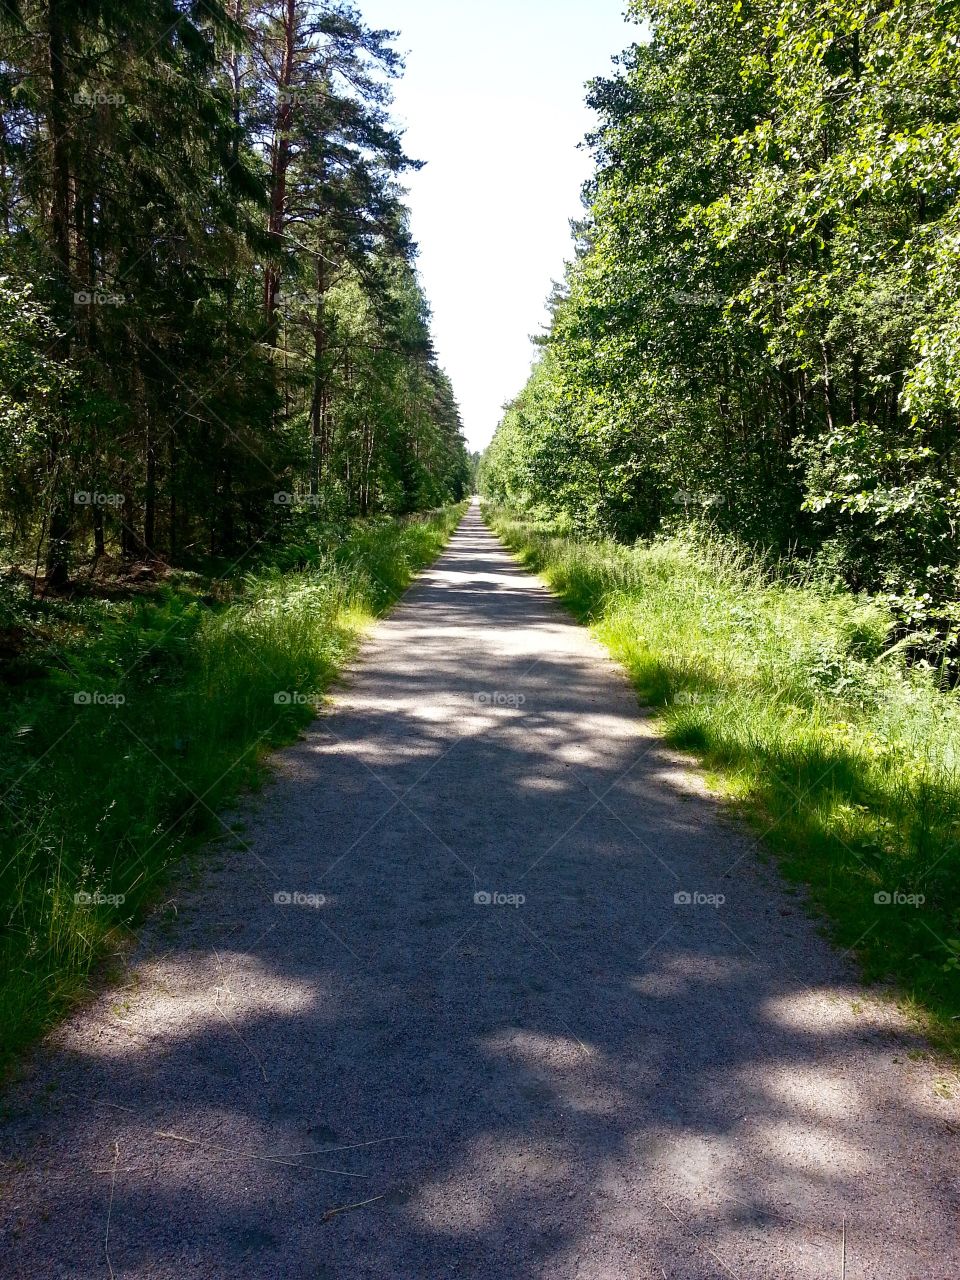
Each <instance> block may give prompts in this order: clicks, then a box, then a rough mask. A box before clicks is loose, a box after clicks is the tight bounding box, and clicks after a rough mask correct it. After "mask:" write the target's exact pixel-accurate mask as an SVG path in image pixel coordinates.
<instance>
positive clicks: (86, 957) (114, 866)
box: [0, 505, 464, 1060]
mask: <svg viewBox="0 0 960 1280" xmlns="http://www.w3.org/2000/svg"><path fill="white" fill-rule="evenodd" d="M463 510H464V508H463V506H462V505H461V506H458V507H452V508H449V509H446V510H443V511H440V512H434V513H430V514H429V515H428V516H427V517H425V518H424V517H421V518H411V519H406V520H380V521H376V522H372V521H371V522H366V523H364V522H357V523H355V524H354V525H352V526H350V527H348V528H347V529H345V530H340V531H327V533H326V534H325V536H324V537H323V538H322V540H319V541H318V542H317V543H315V544H314V545H313V547H312V548H309V549H306V550H304V549H301V550H299V551H298V552H297V554H296V556H295V557H292V558H291V557H288V556H287V555H286V552H285V551H284V550H283V549H281V552H280V553H278V555H277V557H276V559H277V561H278V562H279V563H280V564H281V565H283V564H284V563H285V562H286V561H287V560H289V561H290V563H292V564H298V565H299V566H300V567H297V568H292V567H271V566H263V567H260V568H258V569H257V570H255V571H251V572H249V573H247V574H245V575H242V576H235V577H234V578H231V579H228V580H226V581H219V582H216V583H215V582H213V581H211V580H206V579H204V578H203V577H202V575H196V574H193V575H183V576H181V577H180V578H175V579H173V580H172V582H171V583H170V584H169V585H167V586H165V587H163V588H161V589H160V590H159V591H157V592H155V593H153V594H151V595H150V596H148V597H146V598H142V599H135V600H132V601H124V602H122V603H116V602H111V601H108V600H98V599H93V600H89V599H88V600H83V601H79V602H71V601H58V602H52V603H50V604H49V605H43V606H30V605H29V603H28V602H27V601H25V600H22V599H21V600H17V599H8V600H7V602H6V609H7V614H8V617H7V626H6V628H5V630H6V631H7V632H8V633H10V634H13V633H14V631H15V633H16V635H17V636H18V637H19V638H20V639H21V641H22V643H23V651H22V652H21V653H18V654H17V655H15V656H14V657H13V658H12V659H10V660H8V661H7V662H6V663H5V664H0V674H2V676H3V677H4V681H3V683H0V732H2V737H0V796H2V803H0V901H2V904H3V905H2V914H0V1046H2V1052H0V1060H3V1059H7V1058H9V1057H10V1056H12V1055H13V1054H14V1053H15V1052H16V1051H17V1049H18V1048H20V1047H21V1046H22V1045H24V1044H25V1043H27V1042H28V1041H29V1040H31V1039H32V1038H33V1037H35V1036H36V1035H37V1034H38V1033H39V1032H41V1031H42V1030H43V1029H44V1028H45V1027H46V1026H48V1025H49V1024H50V1022H51V1021H52V1020H53V1019H54V1018H55V1017H56V1016H57V1014H58V1013H60V1012H61V1011H62V1010H63V1009H64V1008H65V1007H66V1006H67V1005H68V1004H69V1003H70V1001H72V1000H73V999H75V998H76V996H77V995H78V994H80V993H81V992H82V991H83V990H84V988H85V985H86V983H87V981H88V978H89V975H90V971H91V968H92V966H93V965H95V964H96V963H97V962H98V961H99V960H100V959H101V958H102V957H103V956H104V955H106V954H108V953H109V952H110V951H111V950H114V949H116V947H117V946H119V945H120V944H121V943H122V941H123V940H124V939H127V938H129V936H130V930H131V928H132V927H133V926H135V924H136V923H137V921H138V920H139V919H140V918H141V917H142V915H143V912H144V911H145V910H146V909H147V908H148V907H149V906H150V905H151V904H152V903H154V902H155V901H156V898H157V893H158V890H159V887H160V885H161V884H162V883H163V880H164V878H165V875H166V874H167V870H168V868H169V866H170V864H171V863H172V862H173V861H174V860H176V859H177V858H179V857H181V856H182V855H183V854H184V853H185V852H187V851H189V850H192V849H195V848H196V847H197V846H198V845H199V844H200V843H201V842H203V841H204V840H208V839H210V838H228V837H229V833H228V831H227V829H226V828H225V827H224V825H223V823H221V821H220V820H219V818H218V816H217V813H218V810H219V809H220V808H221V807H222V806H223V805H224V804H225V803H226V802H227V801H229V800H230V799H231V798H232V797H233V796H235V795H236V794H237V793H238V792H239V791H240V790H241V789H242V788H244V787H245V786H249V785H251V784H252V783H255V782H256V781H257V779H258V778H259V777H260V774H261V768H262V761H263V757H264V755H265V754H266V753H267V752H268V751H269V750H270V749H271V748H273V747H276V746H278V745H281V744H283V743H285V742H289V741H290V740H291V739H292V738H294V737H295V736H296V734H297V732H298V731H299V730H300V729H301V728H302V727H303V726H304V725H305V724H307V723H309V721H310V720H311V719H312V718H313V717H314V716H315V714H316V708H317V704H318V698H319V697H320V695H321V694H322V693H323V691H324V689H326V688H327V686H328V685H329V682H330V680H331V678H332V676H333V675H334V674H335V673H336V671H337V670H338V669H339V668H340V667H342V665H343V663H344V661H345V660H346V659H347V658H348V657H349V656H350V654H351V653H352V652H353V650H354V648H355V646H356V643H357V640H358V637H359V635H360V633H361V632H362V630H363V628H364V627H365V626H366V625H367V624H368V623H369V622H370V621H371V620H372V619H373V618H374V617H375V616H376V615H377V614H380V613H382V612H383V611H384V610H385V609H387V608H388V607H389V606H390V605H391V604H392V603H393V602H394V601H395V600H396V599H397V597H398V596H399V595H400V593H401V592H402V591H403V590H404V588H405V587H406V586H407V585H408V584H409V582H410V580H411V578H412V577H413V575H414V574H415V573H416V572H417V571H418V570H419V569H420V568H422V567H423V566H425V565H427V564H429V563H430V562H431V561H432V560H433V559H434V558H435V556H436V555H437V554H438V553H439V551H440V550H441V548H442V546H443V544H444V543H445V542H446V540H447V538H448V537H449V535H450V533H451V532H452V531H453V529H454V527H455V526H456V524H457V522H458V520H459V518H460V516H461V515H462V513H463Z"/></svg>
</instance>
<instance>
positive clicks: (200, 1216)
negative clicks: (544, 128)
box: [0, 507, 960, 1280]
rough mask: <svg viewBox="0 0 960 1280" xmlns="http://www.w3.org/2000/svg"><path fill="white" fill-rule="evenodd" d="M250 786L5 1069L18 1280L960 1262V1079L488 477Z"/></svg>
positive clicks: (7, 1251)
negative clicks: (657, 702) (799, 892)
mask: <svg viewBox="0 0 960 1280" xmlns="http://www.w3.org/2000/svg"><path fill="white" fill-rule="evenodd" d="M244 809H245V812H246V815H247V823H246V826H245V828H244V830H243V832H242V838H241V839H240V841H239V842H238V845H237V847H236V848H234V849H232V850H231V851H230V852H228V853H227V854H225V855H224V854H221V855H220V856H218V855H217V854H216V853H211V855H210V856H209V858H208V860H207V861H206V863H205V869H204V870H203V871H202V872H201V873H200V875H199V877H198V879H197V881H196V882H195V883H193V884H192V885H189V886H187V887H181V888H180V889H179V890H177V892H176V905H177V915H176V920H175V922H174V923H173V925H172V926H168V927H164V926H161V925H160V924H154V925H152V926H150V927H148V928H147V929H146V930H145V932H144V936H143V940H142V942H141V944H140V946H139V947H138V949H137V951H136V953H135V954H134V955H133V956H132V957H131V960H130V964H129V968H128V970H127V974H126V977H125V979H124V980H123V982H122V984H121V985H119V986H115V987H114V988H113V989H111V990H109V991H105V992H103V993H102V995H101V996H100V997H99V998H97V999H96V1000H95V1001H94V1002H93V1003H92V1004H91V1005H90V1006H88V1007H87V1008H86V1009H84V1010H83V1011H81V1012H79V1013H78V1014H77V1015H75V1016H74V1017H73V1018H72V1019H70V1020H69V1021H68V1022H67V1023H66V1024H65V1025H64V1026H63V1027H62V1028H61V1029H60V1030H59V1031H58V1032H57V1033H56V1035H55V1036H53V1037H51V1038H50V1040H49V1041H48V1043H47V1044H45V1045H44V1046H43V1047H42V1048H41V1050H40V1051H38V1052H37V1053H36V1054H35V1055H34V1056H33V1058H32V1059H31V1061H30V1063H29V1064H28V1066H27V1069H26V1072H25V1074H24V1076H23V1077H22V1078H21V1079H20V1080H19V1081H17V1082H16V1083H15V1084H13V1085H12V1086H10V1087H9V1088H8V1089H7V1091H6V1099H5V1103H6V1109H5V1113H4V1120H3V1132H2V1137H3V1145H2V1157H3V1168H2V1174H0V1180H2V1199H0V1275H2V1276H3V1277H4V1280H6V1278H7V1277H19V1276H24V1277H30V1280H39V1278H41V1277H47V1276H51V1277H54V1276H55V1277H83V1278H87V1277H100V1276H110V1275H111V1274H112V1275H114V1276H116V1277H118V1278H119V1277H151V1278H152V1277H170V1278H171V1280H173V1278H178V1280H179V1278H180V1277H231V1280H232V1278H233V1277H291V1278H299V1277H303V1278H304V1280H306V1278H308V1277H309V1278H310V1280H322V1278H327V1277H338V1278H339V1277H344V1278H347V1277H349V1278H351V1280H352V1278H353V1277H356V1278H357V1280H364V1278H366V1277H369V1278H371V1280H372V1278H376V1280H387V1278H388V1277H389V1278H390V1280H393V1278H398V1280H420V1278H423V1280H454V1278H456V1277H465V1276H477V1277H491V1280H512V1278H514V1277H516V1278H517V1280H520V1278H521V1277H522V1278H524V1280H527V1278H531V1277H543V1278H544V1280H548V1278H549V1280H568V1278H570V1280H572V1278H573V1277H583V1278H584V1280H608V1278H609V1280H614V1278H617V1280H619V1278H621V1277H623V1278H624V1280H626V1278H628V1277H629V1280H643V1278H646V1277H652V1278H653V1280H661V1278H663V1280H667V1278H669V1280H713V1278H714V1277H716V1278H717V1280H720V1278H721V1277H723V1278H724V1280H729V1277H731V1276H733V1277H738V1278H743V1280H746V1278H747V1277H753V1278H756V1280H780V1278H781V1277H782V1278H784V1280H786V1278H789V1280H801V1278H802V1280H831V1278H833V1277H836V1278H837V1280H839V1278H840V1277H841V1276H844V1277H846V1280H866V1278H867V1277H870V1278H871V1280H872V1278H876V1280H908V1278H909V1280H957V1278H958V1277H960V1236H958V1229H957V1228H958V1220H960V1215H958V1208H960V1161H958V1159H957V1134H958V1132H960V1114H958V1106H957V1102H956V1101H954V1100H952V1099H951V1097H950V1096H949V1095H950V1093H951V1091H952V1092H953V1093H954V1094H955V1093H956V1088H955V1079H953V1077H951V1075H950V1074H949V1072H947V1071H945V1070H944V1069H943V1068H941V1067H938V1066H937V1064H936V1063H935V1062H934V1061H933V1060H932V1059H930V1058H929V1057H928V1056H926V1057H922V1056H917V1054H916V1053H914V1052H913V1051H914V1050H917V1049H918V1048H920V1049H922V1046H921V1045H918V1044H917V1043H916V1041H915V1039H914V1037H913V1033H912V1032H911V1030H910V1027H909V1025H907V1024H906V1023H905V1022H904V1021H903V1020H902V1019H901V1018H900V1017H899V1015H897V1014H896V1012H895V1011H893V1009H892V1008H891V1007H890V1006H889V1005H886V1004H884V1003H883V1002H881V1001H879V1000H877V999H875V998H874V997H872V996H870V995H869V994H867V993H865V992H863V991H862V990H861V989H859V988H858V986H857V983H856V979H855V975H854V972H853V970H852V968H851V966H850V962H849V960H848V959H845V958H844V957H843V956H841V955H839V954H838V953H837V952H836V951H835V950H834V949H832V948H831V947H830V946H829V945H828V944H827V943H826V942H825V941H824V940H823V939H822V938H821V937H820V935H819V933H818V931H817V927H816V924H815V922H813V921H812V920H810V919H809V918H808V916H807V914H806V913H805V911H804V907H803V903H802V900H801V898H799V897H798V896H796V895H795V894H791V893H789V892H788V891H787V890H786V889H785V888H784V886H783V885H782V884H781V883H780V882H779V880H778V879H777V877H776V874H775V872H774V871H773V870H772V869H771V868H770V866H769V865H766V864H765V863H764V862H763V860H762V858H761V855H760V850H759V849H758V847H757V845H756V843H755V842H754V841H753V840H752V839H751V838H748V837H747V836H745V835H744V834H743V833H741V832H738V831H737V830H736V829H735V828H734V827H733V826H732V825H731V824H730V823H728V822H724V820H723V819H722V816H721V815H720V814H719V812H718V810H717V805H716V802H715V801H714V799H713V798H712V797H711V796H710V794H709V793H708V792H707V790H706V789H705V787H704V786H703V784H702V783H701V782H700V781H699V780H698V777H697V774H696V772H695V771H694V770H693V769H692V768H691V766H690V764H689V763H688V762H685V761H684V760H683V759H682V758H681V757H679V756H677V755H676V754H675V753H673V752H671V751H669V750H667V749H666V748H665V746H664V744H663V742H662V740H661V739H660V738H659V737H658V735H657V732H656V730H655V729H654V727H653V725H652V723H651V721H650V719H649V718H648V717H646V716H644V714H643V713H642V712H641V711H639V710H638V708H637V705H636V700H635V698H634V695H633V693H632V691H631V689H630V687H629V685H628V683H627V681H626V680H625V678H624V676H623V675H622V673H621V672H620V671H619V670H618V668H617V667H616V666H614V664H613V663H611V661H610V660H609V659H608V658H607V657H606V656H605V654H604V652H603V651H602V649H601V648H600V647H599V646H598V644H597V643H596V642H595V641H594V640H593V639H592V638H591V636H590V635H589V633H588V632H587V631H586V630H585V629H583V628H581V627H579V626H577V625H575V624H574V623H573V622H572V621H571V620H570V618H569V617H568V616H567V615H566V614H565V613H564V612H563V611H562V609H561V608H560V607H559V606H558V604H557V603H556V602H555V601H554V599H553V598H552V597H551V596H550V594H549V593H548V592H547V591H546V589H545V588H544V587H543V586H542V585H541V584H540V583H539V582H538V581H537V580H536V579H535V578H534V577H532V576H531V575H529V574H527V573H525V572H524V571H522V570H521V569H520V568H519V567H518V566H517V564H516V563H515V562H514V561H513V560H512V559H511V558H510V557H509V556H508V555H507V553H506V552H505V551H504V550H503V549H502V547H501V546H500V544H499V543H498V542H497V541H496V539H495V538H494V537H493V536H492V535H491V534H490V533H489V532H488V531H486V529H485V528H484V527H483V525H482V523H481V520H480V516H479V512H478V510H477V508H476V507H473V508H471V510H470V512H469V513H468V515H467V517H466V519H465V520H464V522H463V524H462V526H461V528H460V530H459V531H458V532H457V534H456V535H455V536H454V539H453V541H452V543H451V544H450V547H449V548H448V550H447V551H446V552H445V553H444V555H443V556H442V557H441V559H440V560H439V561H438V562H437V563H436V564H435V565H434V567H433V568H432V569H431V570H429V571H428V572H426V573H424V574H423V575H422V576H421V577H420V578H419V580H418V581H417V583H416V584H415V585H414V587H413V588H412V589H411V591H410V592H409V593H408V594H407V596H406V597H405V598H404V600H403V602H402V603H401V604H400V605H399V607H398V608H396V609H395V611H394V612H393V613H392V614H391V616H390V617H389V618H388V619H387V620H386V621H384V622H382V623H380V624H379V625H378V626H377V627H376V629H375V630H374V631H373V632H372V634H371V636H370V637H369V639H368V642H367V643H366V644H365V646H364V648H363V650H362V653H361V655H360V660H359V661H358V662H357V664H356V665H355V667H354V668H353V669H352V670H351V671H350V672H348V673H347V676H346V679H345V681H344V682H343V685H342V687H341V688H340V690H339V691H338V692H337V693H336V695H335V696H334V698H333V699H332V700H331V703H330V705H329V707H328V709H327V710H326V711H325V712H324V714H322V715H321V716H320V718H319V719H318V720H317V721H316V722H315V723H314V724H313V725H312V727H311V728H310V730H309V732H308V733H307V734H306V736H305V738H304V739H303V740H302V741H301V742H299V743H298V744H297V745H296V746H294V747H292V748H291V749H289V750H288V751H285V752H283V753H281V754H280V755H279V757H278V760H277V773H276V777H275V779H274V781H273V782H272V783H271V784H270V785H269V787H268V788H267V789H266V791H265V792H264V793H263V794H261V795H260V796H258V797H256V798H254V799H252V800H250V801H249V802H247V803H246V804H245V806H244ZM277 893H280V894H290V895H291V896H292V897H294V900H293V901H291V902H289V903H285V902H282V901H281V902H276V901H275V894H277ZM677 894H681V895H682V894H689V895H691V897H693V898H694V900H693V901H690V902H683V901H677V898H676V895H677ZM296 895H300V896H301V897H300V900H299V901H298V900H296ZM477 895H480V896H479V898H478V896H477ZM484 895H490V899H491V900H484ZM698 895H699V897H700V899H701V900H697V896H698ZM720 897H722V901H720V902H718V901H717V899H718V898H720ZM335 1210H342V1211H338V1212H334V1211H335ZM844 1254H845V1258H844ZM844 1267H845V1270H844V1269H843V1268H844Z"/></svg>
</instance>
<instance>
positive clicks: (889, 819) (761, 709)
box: [485, 507, 960, 1054]
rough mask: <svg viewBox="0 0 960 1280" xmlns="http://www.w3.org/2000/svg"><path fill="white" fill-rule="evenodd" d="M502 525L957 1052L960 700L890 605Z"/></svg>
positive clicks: (490, 514)
mask: <svg viewBox="0 0 960 1280" xmlns="http://www.w3.org/2000/svg"><path fill="white" fill-rule="evenodd" d="M485 518H486V519H487V521H488V522H489V523H490V525H491V527H492V528H493V529H495V530H496V532H497V533H498V534H499V535H500V536H501V537H502V538H503V539H504V541H505V542H506V543H507V544H508V545H509V546H510V547H511V548H512V549H513V550H514V551H515V552H517V553H518V554H519V556H520V558H521V559H522V560H523V562H524V563H525V564H527V565H528V566H529V567H530V568H532V569H534V570H535V571H536V572H538V573H540V574H542V575H543V577H544V578H545V579H546V580H547V582H548V583H549V584H550V586H551V587H552V588H553V589H554V590H555V591H556V592H557V593H558V594H559V596H560V597H561V598H562V599H563V600H564V601H565V602H566V603H567V605H568V606H569V607H570V608H571V610H572V611H573V612H574V614H575V615H576V616H577V617H578V618H580V619H581V620H583V621H586V622H589V623H591V624H592V625H593V627H594V629H595V631H596V634H597V635H598V636H599V638H600V639H601V640H602V641H603V642H604V643H605V644H606V645H607V647H608V648H609V649H610V651H611V652H612V653H613V655H614V656H615V657H616V658H618V659H619V660H620V661H621V662H622V663H623V664H624V666H625V667H626V668H627V670H628V671H629V673H630V674H631V676H632V678H633V681H634V683H635V686H636V688H637V691H638V694H639V696H640V697H641V699H642V700H643V701H644V702H646V703H649V704H650V705H651V706H653V707H655V708H657V709H658V712H659V715H660V717H661V720H662V724H663V727H664V729H665V732H666V736H667V739H668V740H669V741H670V742H671V743H673V744H674V745H676V746H678V747H681V748H684V749H686V750H689V751H691V752H692V753H694V754H695V755H696V756H698V757H699V758H700V760H701V761H703V763H704V764H705V765H706V766H707V767H708V768H709V769H710V770H711V772H712V775H713V776H714V777H715V778H716V779H717V780H718V781H719V784H720V786H721V789H722V790H723V791H724V792H725V793H726V794H727V795H728V796H729V797H731V798H733V799H734V800H735V801H736V802H737V805H738V808H739V809H740V810H741V812H742V813H743V814H744V815H745V816H746V818H747V819H748V821H749V822H750V823H751V825H752V826H753V828H754V829H755V830H756V831H757V833H758V834H759V835H762V837H763V841H764V843H765V845H766V846H767V847H769V848H771V849H772V850H774V851H775V853H776V854H777V858H778V862H779V865H780V867H781V868H782V870H783V872H784V873H785V875H786V876H787V878H788V879H790V880H793V881H795V882H802V883H803V884H805V885H807V886H808V889H809V894H808V897H809V900H810V901H811V903H812V904H813V905H814V906H815V907H816V908H817V909H818V910H819V912H821V913H822V914H823V915H825V916H826V917H827V919H828V920H829V922H830V928H831V933H832V936H833V937H834V939H835V941H836V942H837V943H839V945H840V946H841V947H843V948H849V949H850V950H851V951H852V952H853V953H854V954H855V955H856V956H857V957H858V959H859V961H860V964H861V966H862V972H863V975H864V977H865V979H867V980H868V981H880V982H886V983H890V984H893V985H894V986H895V988H896V989H897V991H898V992H899V994H900V997H901V1000H902V1003H903V1004H904V1005H905V1007H907V1008H908V1009H909V1010H910V1011H911V1012H912V1013H914V1014H915V1015H916V1016H917V1017H918V1018H919V1019H920V1021H921V1022H922V1023H923V1024H924V1027H925V1030H926V1032H927V1034H928V1035H929V1036H930V1037H931V1040H932V1041H933V1043H934V1044H935V1045H936V1046H937V1047H938V1048H940V1049H943V1050H946V1051H948V1052H950V1053H953V1054H958V1053H960V694H958V692H957V691H956V690H953V691H948V692H942V691H940V689H939V687H938V680H937V673H936V672H934V671H931V670H929V669H923V668H922V667H912V668H911V667H908V666H906V665H905V663H904V661H903V659H902V657H901V654H900V651H899V649H898V647H895V646H892V645H891V644H890V643H889V640H888V637H889V635H890V629H891V618H890V616H889V614H888V613H887V611H886V610H885V608H884V607H883V606H882V604H881V603H879V602H877V601H875V600H871V599H870V598H868V597H866V596H856V595H853V594H851V593H849V592H846V591H843V590H840V589H835V588H833V587H829V586H824V585H822V584H817V583H815V582H813V581H811V580H806V581H804V580H802V579H800V580H799V581H798V579H797V576H796V574H795V572H791V571H788V570H787V568H786V567H784V568H782V569H781V570H779V571H778V570H777V569H770V568H769V567H765V566H763V565H761V564H759V563H758V562H757V561H756V560H755V559H754V558H753V557H752V556H751V555H750V554H749V553H747V552H745V551H744V550H742V549H737V548H735V547H733V546H732V545H731V544H729V543H725V542H722V541H720V540H717V539H712V538H710V537H707V536H704V535H700V536H693V535H691V536H689V537H672V538H668V539H662V540H658V541H655V542H653V543H649V544H646V545H643V544H638V545H637V546H635V547H625V546H621V545H619V544H616V543H613V542H609V541H602V542H596V543H590V542H584V541H579V540H577V539H575V538H572V537H567V536H563V535H562V534H561V533H558V532H557V528H556V526H551V525H550V524H549V523H548V522H536V521H532V520H529V519H523V518H521V517H519V516H517V515H516V514H514V513H511V512H510V511H508V510H505V509H503V508H491V507H487V508H486V509H485ZM920 897H922V899H923V901H922V903H920V905H917V899H918V898H920Z"/></svg>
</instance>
